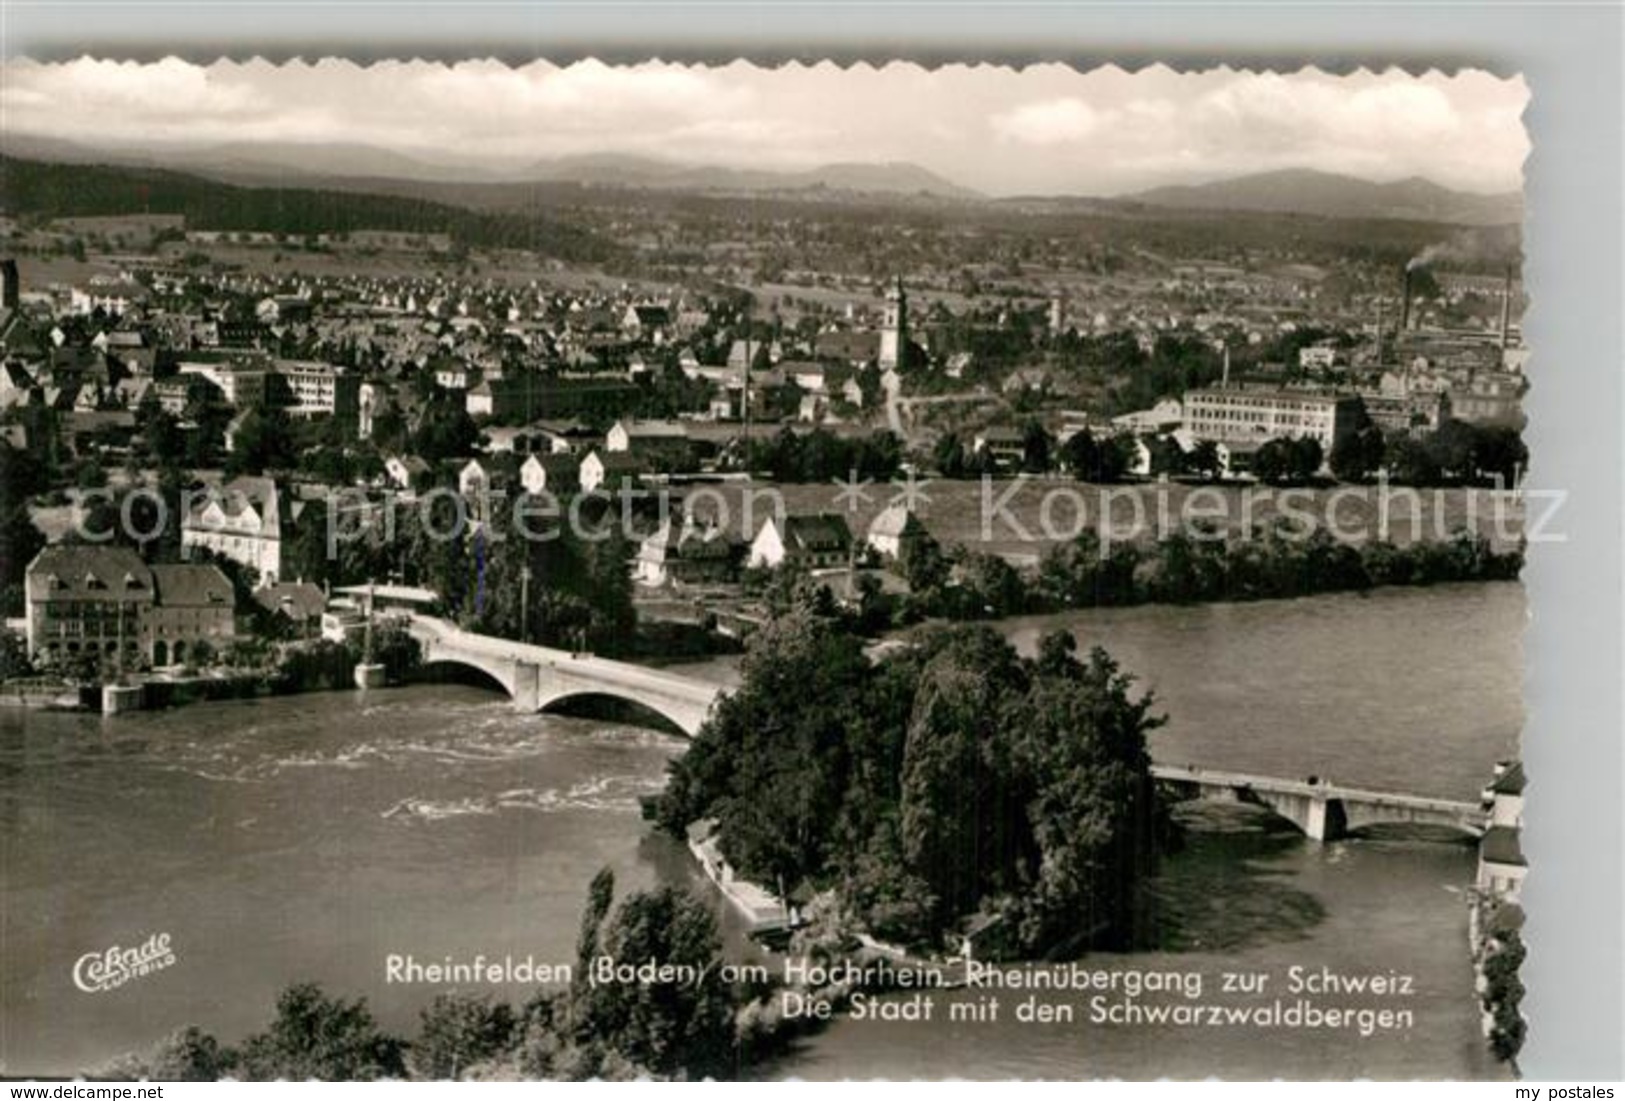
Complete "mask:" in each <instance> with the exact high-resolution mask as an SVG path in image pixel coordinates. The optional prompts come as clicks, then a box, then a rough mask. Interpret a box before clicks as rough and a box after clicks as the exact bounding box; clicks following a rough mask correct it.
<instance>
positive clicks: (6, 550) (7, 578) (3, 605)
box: [0, 443, 45, 616]
mask: <svg viewBox="0 0 1625 1101" xmlns="http://www.w3.org/2000/svg"><path fill="white" fill-rule="evenodd" d="M42 478H43V470H42V469H41V466H40V463H39V461H38V459H37V457H35V456H34V455H32V454H30V453H29V452H27V451H23V450H21V449H19V448H14V447H12V446H11V445H10V444H8V443H0V611H3V612H4V614H6V615H8V616H15V615H21V614H22V613H23V603H24V600H23V580H24V578H25V577H26V575H27V573H28V564H29V563H30V562H32V561H33V560H34V556H35V555H36V554H38V553H39V552H40V548H42V547H43V546H45V536H44V534H43V533H41V532H40V530H39V528H37V527H35V526H34V521H33V519H32V518H30V516H29V513H28V503H29V499H30V498H31V497H32V496H33V494H34V493H35V492H36V491H37V489H38V487H39V485H40V482H41V480H42Z"/></svg>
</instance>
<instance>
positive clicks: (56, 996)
mask: <svg viewBox="0 0 1625 1101" xmlns="http://www.w3.org/2000/svg"><path fill="white" fill-rule="evenodd" d="M1523 615H1524V603H1523V595H1522V591H1521V589H1519V588H1518V587H1517V586H1515V585H1479V586H1451V587H1441V588H1437V589H1430V590H1414V589H1412V590H1391V591H1382V592H1378V593H1376V594H1373V595H1371V596H1369V597H1357V596H1331V597H1318V598H1312V599H1307V600H1301V601H1291V602H1271V603H1261V604H1255V605H1238V606H1226V605H1212V606H1205V607H1198V608H1134V609H1119V610H1110V611H1101V612H1080V613H1072V614H1069V615H1067V616H1063V617H1046V618H1045V619H1029V620H1015V621H1010V622H1009V623H1007V624H1005V625H1004V627H1005V629H1006V630H1007V632H1008V633H1009V634H1010V636H1011V637H1012V639H1014V640H1015V642H1016V643H1017V644H1018V645H1021V646H1032V645H1035V644H1036V639H1037V637H1038V636H1039V635H1040V634H1041V633H1042V632H1043V631H1044V630H1047V629H1050V628H1051V627H1052V626H1054V625H1056V624H1057V623H1059V624H1064V625H1065V626H1068V627H1070V628H1072V629H1073V630H1074V631H1076V632H1077V633H1078V635H1079V637H1080V639H1081V640H1082V641H1083V642H1084V643H1085V644H1093V643H1095V642H1099V643H1101V644H1103V645H1105V646H1107V647H1108V649H1110V650H1111V651H1112V652H1113V653H1114V654H1115V655H1116V656H1117V657H1118V658H1119V659H1120V660H1121V661H1122V663H1123V664H1124V666H1125V667H1126V668H1127V669H1129V670H1130V671H1132V672H1134V673H1135V674H1136V675H1137V676H1138V677H1139V678H1140V683H1141V685H1142V686H1143V687H1148V688H1151V689H1153V690H1154V691H1155V692H1156V695H1157V699H1158V701H1159V708H1160V709H1162V710H1165V711H1167V712H1168V713H1169V714H1170V716H1171V721H1170V723H1169V724H1168V726H1167V727H1166V728H1164V729H1163V730H1161V731H1159V732H1158V733H1157V734H1156V735H1155V736H1154V738H1155V740H1154V743H1153V744H1154V756H1156V757H1157V759H1159V760H1162V761H1166V762H1171V763H1174V762H1188V763H1197V764H1206V765H1212V766H1215V767H1219V766H1222V767H1227V768H1238V769H1249V770H1256V771H1260V772H1268V773H1275V774H1280V775H1287V776H1297V775H1306V774H1308V773H1311V772H1314V773H1318V774H1320V775H1323V776H1327V777H1330V778H1332V779H1333V780H1335V781H1337V782H1340V783H1348V784H1356V783H1357V784H1369V785H1373V786H1384V785H1387V786H1393V787H1397V788H1400V789H1403V790H1410V791H1417V792H1424V793H1427V794H1435V795H1443V796H1450V797H1454V798H1471V797H1473V795H1474V794H1475V793H1476V791H1477V790H1478V789H1479V787H1481V786H1482V784H1483V782H1484V780H1485V778H1486V777H1487V776H1488V775H1489V771H1490V768H1491V766H1492V764H1493V762H1494V761H1495V760H1496V759H1497V758H1498V757H1501V756H1505V755H1507V754H1508V753H1509V752H1511V751H1512V750H1513V748H1514V746H1515V745H1516V738H1517V731H1518V727H1519V724H1520V721H1521V719H1520V705H1519V698H1520V681H1521V668H1522V664H1521V654H1520V636H1521V630H1522V622H1523ZM681 749H682V743H681V742H680V741H678V740H676V739H673V738H668V737H666V736H664V735H660V734H656V733H653V732H649V731H644V730H640V729H636V728H632V727H626V726H619V725H614V724H609V723H605V722H603V721H601V720H585V719H577V718H566V717H561V716H552V715H541V716H524V715H518V714H515V713H513V712H512V711H511V710H510V709H509V707H508V705H507V702H506V700H505V699H504V698H502V697H500V696H498V695H496V694H495V693H493V692H488V691H486V690H483V689H480V688H474V687H467V686H459V685H421V686H415V687H411V688H405V689H395V690H389V691H383V692H375V693H370V694H366V695H363V694H360V693H355V694H351V693H334V694H324V695H310V696H301V697H285V698H278V699H270V700H262V701H247V702H226V703H217V704H203V705H197V706H192V707H188V708H185V709H183V710H177V711H171V712H158V713H145V714H137V715H131V716H124V717H120V718H118V719H116V720H113V719H103V718H100V717H95V716H85V715H70V714H51V713H42V712H30V711H24V710H18V709H5V710H0V873H3V875H0V881H3V887H0V891H3V895H0V912H3V915H4V919H5V920H4V923H3V925H0V948H3V952H0V1068H3V1071H4V1073H9V1074H68V1073H74V1072H77V1071H81V1070H85V1069H89V1068H94V1067H95V1066H98V1065H102V1064H104V1063H105V1062H106V1061H107V1060H109V1059H110V1058H112V1057H114V1056H116V1055H118V1054H119V1053H121V1052H125V1051H129V1050H137V1049H143V1048H145V1047H147V1046H148V1045H150V1044H151V1043H152V1042H153V1041H154V1040H156V1039H158V1038H159V1037H161V1036H162V1035H164V1034H166V1033H167V1032H168V1031H170V1030H172V1029H173V1028H174V1027H176V1026H179V1025H183V1024H189V1023H195V1024H198V1025H200V1026H202V1027H204V1028H205V1029H207V1030H208V1031H211V1032H213V1033H215V1034H216V1035H218V1036H220V1037H221V1038H222V1039H225V1040H236V1039H239V1038H241V1037H242V1036H243V1035H244V1034H245V1033H247V1032H248V1031H250V1030H253V1029H255V1028H257V1027H260V1026H262V1025H264V1024H265V1023H266V1021H267V1020H268V1019H269V1016H270V1012H271V1006H272V1003H273V1001H274V999H275V996H276V994H277V992H278V991H279V990H280V989H281V988H282V987H283V986H285V985H286V984H288V983H290V982H293V981H298V980H302V979H312V980H316V981H320V982H321V983H322V984H323V985H324V986H325V987H326V988H327V989H328V990H330V991H332V992H335V993H342V994H346V995H352V996H353V995H365V996H366V997H367V998H368V1001H369V1004H370V1005H371V1006H372V1007H373V1008H374V1010H375V1011H376V1013H377V1015H378V1016H379V1018H380V1019H381V1021H382V1022H383V1023H384V1024H385V1025H386V1026H388V1027H391V1028H393V1029H397V1030H399V1031H402V1032H407V1033H410V1032H411V1031H413V1029H414V1025H415V1020H416V1014H417V1011H418V1010H419V1009H420V1008H421V1007H422V1006H423V1005H424V1004H426V1003H427V1001H428V1000H429V999H430V998H431V997H432V995H433V994H434V993H435V992H437V991H438V990H440V989H443V987H440V986H435V985H431V984H421V985H409V984H402V983H391V982H388V981H386V958H387V957H388V956H389V955H390V954H392V953H395V954H411V955H412V956H413V957H415V958H416V959H417V960H419V961H422V962H429V963H438V962H441V961H443V960H444V959H445V958H446V957H452V958H454V959H455V960H457V961H459V962H462V961H467V960H469V959H471V958H472V957H474V956H476V955H478V954H484V955H485V956H486V957H488V958H502V957H505V956H510V955H511V956H514V957H516V958H521V959H522V958H525V957H531V958H533V959H535V960H536V961H537V962H540V963H563V962H567V961H569V960H570V959H571V958H572V956H573V946H574V941H575V936H576V929H577V924H578V919H579V910H580V904H581V901H582V899H583V897H584V894H585V888H586V884H587V882H588V880H589V879H590V878H591V876H592V875H593V873H594V872H596V871H597V870H598V869H599V868H600V867H603V866H605V865H608V866H610V867H613V868H614V869H615V870H616V873H617V877H618V881H619V883H620V884H621V885H622V889H623V890H626V889H633V888H637V887H640V886H647V885H650V884H653V883H656V882H679V883H687V884H692V885H695V886H696V887H699V888H701V889H703V880H702V879H701V878H700V877H699V875H698V873H697V872H696V870H695V868H694V867H693V865H692V863H691V861H689V859H688V857H687V853H686V852H685V851H683V850H682V849H681V848H680V847H679V846H677V845H676V844H674V843H672V842H670V841H668V840H665V839H663V838H660V837H658V836H654V835H652V834H651V833H650V832H649V830H648V828H647V826H646V825H645V824H644V823H643V822H642V821H641V820H640V818H639V814H638V807H637V799H638V796H640V795H642V794H645V793H648V792H652V791H655V790H657V789H658V788H659V786H660V784H661V783H662V779H663V774H664V769H665V766H666V763H667V762H668V761H669V760H670V759H671V758H672V757H673V756H674V755H675V754H677V753H680V752H681ZM1192 822H1193V825H1194V826H1195V829H1194V831H1193V833H1192V835H1191V844H1190V846H1189V848H1188V849H1187V850H1186V851H1185V852H1184V853H1182V854H1180V855H1178V856H1176V857H1174V858H1173V859H1172V860H1171V861H1170V862H1169V863H1168V866H1167V868H1166V870H1165V873H1164V875H1163V876H1162V877H1161V879H1160V883H1159V887H1158V891H1157V897H1158V899H1159V913H1160V914H1161V916H1162V919H1163V921H1162V924H1163V925H1164V926H1165V928H1166V934H1165V938H1164V939H1165V943H1164V950H1163V951H1161V952H1158V953H1145V954H1137V955H1134V956H1129V957H1104V958H1103V959H1104V962H1105V965H1106V966H1108V967H1113V968H1129V967H1133V968H1148V967H1159V966H1178V967H1180V968H1187V969H1191V968H1194V969H1202V970H1205V971H1210V972H1212V973H1213V974H1214V975H1216V974H1217V972H1218V970H1220V969H1227V970H1234V969H1255V970H1260V971H1264V970H1267V971H1271V972H1281V971H1283V970H1284V969H1285V968H1286V967H1289V966H1291V965H1292V964H1295V963H1304V964H1309V965H1312V966H1314V967H1316V968H1318V967H1320V966H1321V965H1323V964H1324V965H1328V966H1331V967H1333V968H1334V969H1337V968H1343V969H1358V970H1387V969H1390V968H1397V969H1400V970H1402V971H1405V972H1406V973H1409V974H1412V975H1414V977H1415V983H1416V987H1417V990H1418V992H1419V993H1418V997H1417V999H1416V1000H1415V1001H1414V1003H1413V1004H1414V1008H1415V1010H1416V1018H1417V1021H1416V1025H1415V1027H1414V1028H1412V1029H1410V1030H1408V1031H1404V1032H1396V1033H1391V1034H1381V1033H1379V1034H1378V1035H1376V1036H1373V1037H1371V1038H1368V1039H1361V1038H1359V1037H1358V1036H1350V1035H1347V1034H1341V1033H1336V1032H1316V1031H1312V1030H1304V1031H1271V1032H1256V1031H1252V1030H1241V1029H1234V1028H1225V1029H1220V1030H1211V1031H1202V1030H1183V1031H1182V1030H1178V1029H1173V1028H1164V1027H1137V1028H1126V1027H1113V1026H1106V1025H1098V1026H1097V1025H1085V1024H1075V1025H1072V1026H1060V1025H1055V1026H1046V1025H1039V1026H1031V1025H1025V1026H1024V1025H1016V1024H1013V1023H1010V1024H997V1025H967V1024H954V1025H948V1024H945V1023H944V1024H936V1025H932V1026H913V1025H906V1024H903V1025H898V1024H889V1023H888V1024H885V1025H879V1024H875V1023H871V1022H854V1021H850V1020H846V1021H838V1022H837V1023H836V1024H835V1025H834V1026H833V1027H831V1028H830V1029H829V1030H827V1031H826V1032H824V1033H823V1034H821V1035H819V1036H816V1037H814V1038H812V1039H810V1040H809V1041H807V1042H806V1043H805V1044H804V1045H803V1046H802V1047H801V1048H799V1049H798V1050H797V1051H795V1052H794V1053H793V1054H792V1055H790V1056H789V1057H788V1058H786V1059H784V1060H782V1061H781V1062H779V1063H777V1064H775V1065H774V1066H773V1067H772V1068H771V1070H772V1073H774V1074H781V1075H803V1076H809V1077H829V1076H849V1075H852V1076H876V1075H891V1076H909V1075H930V1076H933V1077H940V1076H944V1075H957V1076H970V1077H1009V1076H1013V1075H1014V1076H1069V1077H1076V1076H1095V1075H1111V1076H1124V1077H1136V1076H1143V1075H1145V1074H1147V1073H1157V1074H1172V1075H1178V1076H1191V1075H1207V1074H1219V1075H1228V1076H1238V1077H1239V1076H1258V1075H1300V1076H1307V1077H1344V1076H1348V1075H1353V1074H1362V1075H1371V1076H1376V1077H1416V1076H1422V1077H1468V1078H1477V1077H1485V1076H1492V1075H1495V1074H1496V1073H1497V1071H1496V1068H1495V1066H1494V1064H1493V1063H1492V1062H1491V1060H1490V1059H1489V1057H1488V1055H1487V1053H1486V1052H1485V1051H1484V1048H1483V1044H1482V1041H1481V1039H1480V1037H1479V1034H1478V1029H1477V1019H1476V1010H1475V1007H1474V1004H1473V998H1472V992H1471V972H1470V968H1469V965H1468V959H1467V951H1466V933H1465V923H1466V911H1465V901H1464V898H1463V894H1462V892H1463V890H1464V889H1465V888H1466V886H1467V885H1468V884H1469V883H1470V881H1471V877H1472V867H1473V858H1472V853H1471V850H1470V849H1469V848H1466V847H1463V846H1458V845H1444V844H1436V843H1429V842H1421V841H1416V840H1407V839H1403V838H1391V837H1384V838H1381V839H1376V840H1372V839H1360V840H1353V841H1347V842H1338V843H1334V844H1329V845H1325V846H1320V845H1315V844H1313V843H1310V842H1306V841H1304V840H1302V839H1301V838H1299V837H1297V835H1295V834H1292V833H1290V832H1283V831H1282V830H1281V829H1280V828H1278V827H1277V826H1276V825H1275V824H1272V823H1271V822H1269V821H1268V820H1266V819H1264V818H1263V817H1262V816H1261V815H1258V814H1255V813H1252V812H1248V811H1234V810H1228V809H1224V808H1209V809H1202V810H1199V811H1196V812H1194V817H1193V819H1192ZM725 932H726V933H727V936H728V939H729V940H730V943H734V944H736V945H737V943H738V941H739V937H738V933H737V930H736V929H734V928H733V926H732V925H731V923H729V922H726V921H725ZM155 933H167V934H169V936H170V939H171V944H172V947H173V952H174V955H175V963H174V964H173V965H172V966H169V967H167V968H165V969H163V970H161V971H158V972H156V973H153V974H150V975H147V976H145V977H141V978H138V979H135V980H133V981H132V982H131V983H129V984H127V985H125V986H123V987H120V988H118V989H114V990H110V991H103V992H97V993H86V992H83V991H81V990H79V989H77V988H76V987H75V985H74V983H73V980H72V969H73V965H74V962H75V960H77V959H78V958H79V957H81V956H83V955H84V954H86V953H88V952H93V951H94V952H99V951H102V950H105V949H106V948H108V947H110V946H113V945H119V946H124V947H129V946H132V945H135V944H138V943H140V942H141V941H143V940H145V939H146V938H147V937H148V936H150V935H152V934H155ZM1215 981H1216V980H1215ZM490 989H491V990H492V992H493V993H496V994H498V995H500V996H504V997H508V998H511V999H515V1000H517V999H519V998H520V997H522V996H523V994H524V989H523V988H521V987H518V986H496V987H492V988H490Z"/></svg>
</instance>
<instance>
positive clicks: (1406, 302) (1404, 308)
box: [1398, 264, 1411, 333]
mask: <svg viewBox="0 0 1625 1101" xmlns="http://www.w3.org/2000/svg"><path fill="white" fill-rule="evenodd" d="M1410 327H1411V266H1410V265H1409V264H1406V265H1405V277H1404V278H1403V279H1402V280H1401V281H1400V284H1399V330H1398V331H1399V332H1401V333H1402V332H1404V331H1405V330H1406V329H1409V328H1410Z"/></svg>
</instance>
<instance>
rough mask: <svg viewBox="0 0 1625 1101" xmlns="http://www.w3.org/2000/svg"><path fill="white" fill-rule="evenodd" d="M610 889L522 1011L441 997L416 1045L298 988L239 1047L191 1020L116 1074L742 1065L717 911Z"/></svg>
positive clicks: (468, 1073) (167, 1076) (510, 1073)
mask: <svg viewBox="0 0 1625 1101" xmlns="http://www.w3.org/2000/svg"><path fill="white" fill-rule="evenodd" d="M614 893H615V881H614V877H613V876H612V875H611V874H610V872H609V871H608V870H607V869H606V870H604V871H602V872H600V873H599V875H598V876H597V878H595V879H594V880H593V882H592V885H591V888H590V890H589V895H588V900H587V906H586V910H585V912H584V914H583V918H582V928H581V936H580V941H579V944H578V949H577V954H578V958H577V961H576V965H575V970H574V973H573V980H574V981H573V982H572V983H571V985H570V986H569V987H568V988H566V989H564V990H560V991H549V990H543V991H540V992H538V993H537V994H536V995H535V996H534V997H532V998H531V999H530V1000H529V1001H528V1002H526V1003H525V1004H523V1005H521V1006H519V1007H518V1008H517V1010H516V1009H515V1008H513V1007H511V1006H509V1005H506V1004H504V1003H502V1002H495V1001H493V1000H492V999H490V998H488V997H480V996H474V995H468V994H458V993H450V994H440V995H438V996H436V997H435V999H434V1000H433V1001H432V1002H431V1003H430V1004H429V1005H428V1006H426V1007H425V1008H424V1009H423V1010H422V1012H421V1014H420V1018H419V1025H418V1032H417V1036H416V1037H415V1038H414V1039H412V1040H410V1041H408V1040H407V1039H405V1038H403V1037H400V1036H395V1035H392V1034H390V1033H388V1032H385V1031H384V1030H383V1029H381V1028H380V1027H379V1026H378V1023H377V1021H376V1020H375V1019H374V1018H373V1015H372V1012H371V1010H370V1009H368V1007H367V1004H366V1002H365V1000H356V1001H347V1000H345V999H342V998H334V997H331V996H329V995H327V994H325V993H324V992H323V991H322V990H321V989H320V988H319V987H317V986H316V985H314V984H311V983H300V984H297V985H294V986H290V987H289V988H288V989H286V990H285V991H283V993H282V995H281V996H280V997H279V998H278V999H277V1003H276V1015H275V1017H274V1019H273V1020H272V1021H271V1023H270V1025H269V1026H268V1027H267V1028H266V1029H265V1030H264V1031H261V1032H257V1033H254V1034H253V1035H250V1036H249V1037H248V1038H247V1039H245V1040H244V1041H243V1042H242V1043H241V1044H240V1045H237V1046H235V1047H231V1046H227V1045H223V1044H221V1043H220V1042H219V1041H218V1040H216V1039H215V1038H214V1037H213V1036H211V1035H209V1034H208V1033H206V1032H204V1031H202V1030H201V1029H199V1028H196V1027H187V1028H182V1029H179V1030H177V1031H176V1032H174V1033H172V1034H171V1035H170V1036H169V1037H167V1038H166V1039H164V1040H163V1041H162V1042H160V1043H159V1044H158V1045H156V1046H155V1047H154V1049H153V1050H152V1051H151V1052H149V1053H148V1054H147V1055H146V1056H145V1057H144V1058H131V1059H127V1060H125V1061H124V1062H123V1064H122V1065H119V1066H117V1067H114V1068H112V1070H113V1071H114V1072H115V1073H116V1074H118V1075H119V1076H128V1077H132V1078H135V1077H141V1078H152V1079H157V1080H163V1081H178V1082H203V1081H217V1080H220V1079H224V1078H230V1079H238V1080H246V1081H276V1080H291V1081H311V1080H316V1081H330V1082H354V1081H378V1080H384V1079H405V1078H414V1079H419V1080H425V1081H444V1080H448V1079H482V1078H483V1079H508V1080H512V1079H519V1078H543V1079H565V1080H571V1081H583V1080H587V1079H593V1078H606V1079H611V1080H630V1079H635V1078H643V1077H654V1078H662V1079H694V1078H700V1077H704V1076H707V1075H710V1076H720V1075H721V1074H723V1073H724V1072H726V1071H727V1070H729V1069H730V1068H734V1067H736V1066H737V1062H738V1059H739V1051H740V1048H739V1044H738V1040H737V1035H738V1033H737V1030H736V1026H735V1019H736V1014H737V1010H738V1007H739V1005H740V1004H742V1003H743V1002H745V1001H747V1000H748V998H749V996H750V992H749V991H745V990H737V989H734V988H732V987H730V986H728V985H727V984H725V983H724V982H723V981H722V980H721V978H720V977H719V973H720V968H719V964H720V962H721V958H720V953H721V940H720V937H719V935H718V932H717V925H716V919H715V918H714V917H712V915H711V911H710V910H709V909H708V908H706V907H705V906H704V905H702V904H701V903H700V902H698V901H697V900H696V899H694V898H693V897H692V896H690V895H688V894H687V893H686V892H682V891H677V890H674V889H672V888H670V887H663V888H659V889H656V890H653V891H645V892H639V893H635V894H633V895H631V896H630V897H628V898H627V899H626V901H625V902H623V903H622V904H621V906H620V907H619V908H618V909H614V910H613V912H612V904H613V902H614ZM598 957H609V958H611V959H615V960H626V961H636V962H638V963H642V962H644V961H649V960H654V961H659V962H661V963H663V964H669V965H672V966H675V967H692V968H693V969H694V971H695V973H698V974H702V975H703V976H704V977H703V978H702V979H701V980H700V981H698V982H684V983H617V982H611V983H602V984H592V983H589V982H587V981H586V976H587V974H588V969H589V968H590V967H591V966H592V964H593V961H594V959H595V958H598Z"/></svg>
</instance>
